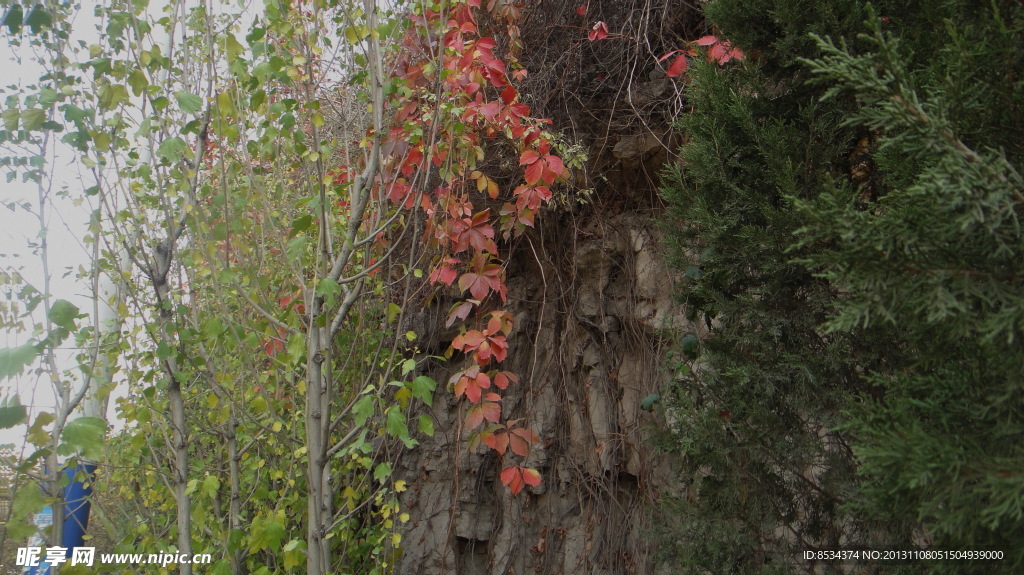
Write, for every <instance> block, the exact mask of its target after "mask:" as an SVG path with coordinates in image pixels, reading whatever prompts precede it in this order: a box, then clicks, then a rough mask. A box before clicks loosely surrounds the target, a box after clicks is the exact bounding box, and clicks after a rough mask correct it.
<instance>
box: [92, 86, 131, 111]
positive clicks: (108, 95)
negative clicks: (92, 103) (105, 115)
mask: <svg viewBox="0 0 1024 575" xmlns="http://www.w3.org/2000/svg"><path fill="white" fill-rule="evenodd" d="M97 95H98V96H99V102H100V108H101V109H103V110H113V109H114V108H116V107H118V106H120V105H121V104H122V103H123V102H126V101H127V100H128V88H126V87H124V86H122V85H121V84H107V85H104V86H100V88H99V90H98V92H97Z"/></svg>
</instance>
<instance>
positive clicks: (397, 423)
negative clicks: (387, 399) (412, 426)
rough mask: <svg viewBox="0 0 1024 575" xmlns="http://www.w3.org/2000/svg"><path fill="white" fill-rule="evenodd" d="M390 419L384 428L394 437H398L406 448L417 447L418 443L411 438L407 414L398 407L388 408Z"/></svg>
mask: <svg viewBox="0 0 1024 575" xmlns="http://www.w3.org/2000/svg"><path fill="white" fill-rule="evenodd" d="M387 414H388V418H387V422H386V423H385V424H384V427H385V428H386V429H387V432H388V434H389V435H391V436H392V437H397V438H398V439H399V440H401V442H402V443H404V444H405V446H406V447H410V448H411V447H415V446H416V444H417V441H416V440H415V439H413V438H411V437H409V426H408V425H406V421H407V420H406V418H405V414H404V413H402V411H401V410H400V409H398V408H397V406H396V407H391V408H388V411H387Z"/></svg>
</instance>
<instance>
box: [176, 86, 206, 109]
mask: <svg viewBox="0 0 1024 575" xmlns="http://www.w3.org/2000/svg"><path fill="white" fill-rule="evenodd" d="M174 97H175V98H176V99H177V100H178V106H180V107H181V111H182V112H185V113H186V114H195V113H196V112H198V111H200V110H202V109H203V99H202V98H200V97H199V96H196V95H195V94H192V93H191V92H184V91H182V92H178V93H176V94H175V95H174Z"/></svg>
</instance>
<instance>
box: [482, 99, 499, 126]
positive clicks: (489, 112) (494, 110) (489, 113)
mask: <svg viewBox="0 0 1024 575" xmlns="http://www.w3.org/2000/svg"><path fill="white" fill-rule="evenodd" d="M499 111H501V104H499V103H498V101H497V100H494V101H491V102H487V103H486V104H484V105H483V106H480V114H481V115H483V117H485V118H487V119H488V120H491V121H494V119H495V118H497V117H498V112H499Z"/></svg>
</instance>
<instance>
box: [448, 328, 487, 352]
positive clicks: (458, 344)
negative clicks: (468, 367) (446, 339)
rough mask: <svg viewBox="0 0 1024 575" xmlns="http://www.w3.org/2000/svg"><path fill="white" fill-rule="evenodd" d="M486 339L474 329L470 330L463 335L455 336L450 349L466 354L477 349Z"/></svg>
mask: <svg viewBox="0 0 1024 575" xmlns="http://www.w3.org/2000/svg"><path fill="white" fill-rule="evenodd" d="M486 339H487V337H486V336H484V334H482V333H480V332H479V331H477V330H475V329H471V330H469V331H467V332H466V333H464V334H461V335H457V336H455V339H453V340H452V347H454V348H455V349H457V350H459V351H462V352H466V351H469V350H474V349H477V348H478V347H480V344H482V343H483V342H484V341H485V340H486Z"/></svg>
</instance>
